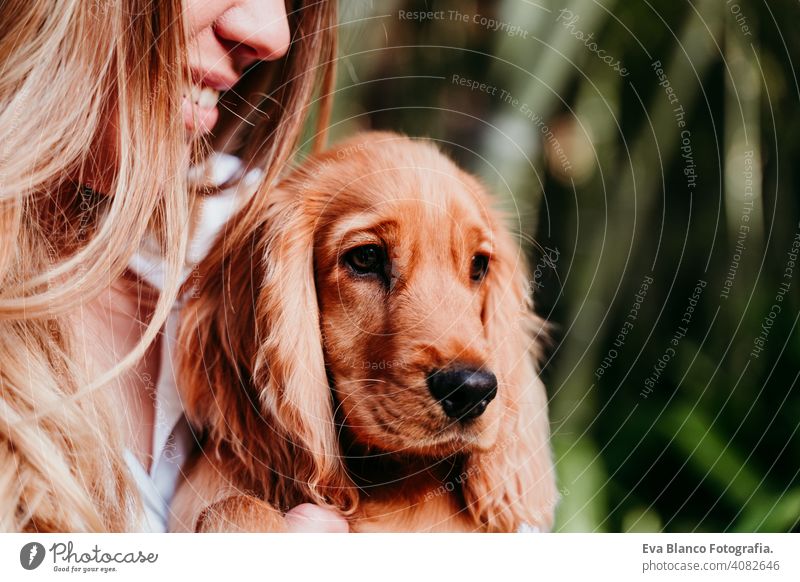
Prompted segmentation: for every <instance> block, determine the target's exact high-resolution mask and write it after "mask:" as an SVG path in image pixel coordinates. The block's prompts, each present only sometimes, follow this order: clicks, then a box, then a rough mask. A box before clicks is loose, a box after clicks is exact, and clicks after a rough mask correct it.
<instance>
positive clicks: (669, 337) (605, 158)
mask: <svg viewBox="0 0 800 582" xmlns="http://www.w3.org/2000/svg"><path fill="white" fill-rule="evenodd" d="M340 6H341V9H342V14H341V18H340V20H341V28H340V39H341V46H340V50H339V55H340V60H339V82H338V91H337V95H336V108H335V114H334V122H335V125H334V131H333V135H334V138H336V137H341V136H345V135H348V134H350V133H352V132H354V131H357V130H359V129H367V128H372V129H394V130H398V131H402V132H406V133H408V134H410V135H414V136H428V137H431V138H434V139H436V140H439V141H440V142H441V143H442V145H443V147H444V148H445V149H446V150H447V151H448V152H449V153H450V154H451V155H452V156H454V157H455V158H456V159H457V160H458V161H459V162H460V163H461V164H462V165H464V166H465V167H467V168H468V169H470V170H471V171H473V172H475V173H477V174H479V175H480V176H481V177H482V178H483V179H484V180H485V181H486V182H487V183H488V184H489V185H491V186H492V187H493V188H494V190H495V191H496V192H497V193H498V194H499V195H500V196H501V198H502V199H503V200H504V201H505V202H506V206H507V207H508V208H509V209H510V210H511V211H512V213H513V215H514V216H518V217H519V224H518V227H519V230H520V233H521V234H522V235H523V237H522V238H523V239H524V240H526V241H527V243H526V248H527V249H528V251H529V253H530V261H531V264H532V265H533V267H534V273H535V274H534V276H533V281H532V283H533V284H532V287H534V288H535V296H536V303H537V310H538V311H539V313H541V314H542V315H545V316H546V317H547V318H548V319H549V320H550V321H551V322H552V323H553V324H554V325H555V333H554V335H555V341H554V345H553V348H552V349H551V350H550V351H549V353H548V359H547V362H546V364H545V367H544V371H543V375H544V378H545V381H546V384H547V387H548V392H549V395H550V398H551V400H550V404H551V423H552V432H553V446H554V450H555V454H556V467H557V472H558V480H559V487H560V489H561V492H562V501H561V504H560V507H559V511H558V518H557V523H556V527H555V529H556V531H659V530H662V531H799V530H800V476H799V475H798V473H800V435H798V422H799V420H800V386H798V374H800V333H798V327H797V323H798V315H799V314H800V292H799V291H800V263H795V262H794V261H796V260H797V258H798V257H797V256H796V250H797V247H796V246H795V247H793V246H792V245H793V243H795V244H796V245H797V244H800V238H798V237H800V224H799V221H800V198H799V197H798V186H799V184H798V178H800V176H798V171H799V170H800V114H798V105H799V104H800V87H799V86H798V79H797V71H796V68H797V67H796V63H795V62H794V59H797V58H798V56H800V36H798V35H797V34H796V30H795V27H796V26H797V22H799V21H800V4H798V2H797V1H796V0H769V1H768V2H767V1H761V2H759V1H755V0H753V1H749V0H736V1H735V2H734V1H733V0H731V1H726V0H693V1H692V2H686V1H681V0H677V1H666V0H660V1H647V0H641V1H639V0H636V1H630V0H629V1H625V2H623V1H616V2H615V1H613V0H603V1H593V0H573V1H571V2H555V1H554V0H536V1H535V2H534V1H526V0H504V1H499V2H490V1H475V0H472V1H469V0H468V1H455V0H450V1H446V0H430V1H428V2H423V1H408V0H397V1H392V0H386V1H380V0H377V1H375V2H364V1H348V2H342V3H341V4H340ZM416 11H422V12H426V13H432V14H424V15H420V14H413V12H416ZM473 82H474V83H473ZM481 84H484V86H483V87H481V86H480V85H481ZM531 238H532V239H533V240H534V241H535V244H531ZM773 306H777V307H773Z"/></svg>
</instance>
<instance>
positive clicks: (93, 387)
mask: <svg viewBox="0 0 800 582" xmlns="http://www.w3.org/2000/svg"><path fill="white" fill-rule="evenodd" d="M287 4H291V5H290V6H287V12H288V13H289V23H290V27H291V30H292V33H293V38H292V45H291V48H290V50H289V52H288V53H287V55H286V56H285V57H284V58H283V59H281V60H279V61H275V62H272V63H259V64H257V65H255V66H253V67H252V68H251V69H249V70H248V71H247V72H246V74H245V75H244V76H243V78H242V80H241V82H240V83H239V84H238V85H237V86H236V87H234V89H232V90H231V91H230V92H229V93H228V94H226V95H225V96H223V100H222V103H223V104H225V105H226V106H227V107H228V109H229V110H230V114H228V115H223V117H222V119H221V120H220V123H219V124H218V129H217V130H216V131H215V134H214V136H213V138H211V139H208V140H205V141H204V142H200V143H195V144H192V146H193V147H192V148H187V147H186V138H185V135H184V128H183V121H182V117H181V115H180V114H179V112H180V103H181V98H182V93H183V90H184V88H185V87H186V86H187V85H188V83H189V72H188V63H187V61H188V59H187V53H188V48H187V42H188V38H187V31H186V28H185V23H184V18H183V16H184V15H183V11H184V6H183V3H182V2H181V0H160V1H158V2H152V1H143V0H98V1H93V2H85V1H83V0H58V1H56V0H8V1H6V2H3V3H0V22H2V23H3V26H2V27H0V467H1V468H2V470H1V471H0V531H125V530H129V529H131V528H132V527H134V526H135V522H134V520H135V518H136V515H137V508H138V507H139V502H138V495H137V493H136V490H135V487H134V485H133V483H132V480H131V478H130V476H129V474H128V472H127V469H126V465H125V463H124V460H123V456H122V450H123V446H124V445H123V441H122V436H121V434H120V430H119V429H118V428H117V424H116V423H115V422H114V420H113V418H112V415H113V411H114V408H113V407H112V406H110V405H109V403H110V400H109V399H110V395H109V394H108V390H104V389H103V388H104V387H106V386H108V384H109V382H110V381H111V380H113V379H114V378H116V377H117V376H119V375H120V374H121V373H122V372H124V371H125V370H126V369H128V368H129V367H130V366H131V365H133V364H134V363H136V362H137V360H139V359H140V358H141V357H142V356H143V355H144V353H145V351H146V350H147V348H148V346H149V345H150V344H151V343H152V342H153V340H154V338H155V337H156V336H157V334H158V332H159V329H160V328H161V327H162V325H163V323H164V321H165V319H166V317H167V314H168V313H169V310H170V309H171V307H172V304H173V303H174V300H175V297H176V296H177V293H178V291H179V286H180V280H179V274H180V270H181V267H182V265H183V261H184V256H185V250H186V244H187V237H188V230H189V229H188V226H187V225H188V223H189V215H190V212H191V208H192V205H193V202H194V200H195V199H197V198H198V197H199V196H201V195H202V193H203V192H204V189H203V185H202V183H199V184H190V183H189V181H188V177H187V174H188V172H187V169H188V165H189V162H190V161H191V163H193V164H195V165H197V164H202V163H203V162H204V160H205V159H207V154H208V152H209V151H211V150H212V149H225V150H226V151H228V152H229V153H233V154H235V155H238V156H240V157H241V158H242V160H243V161H244V163H245V165H246V166H249V167H258V168H260V169H262V170H263V175H264V178H263V180H264V182H265V183H272V182H273V181H274V179H275V177H276V176H277V174H278V173H279V172H280V170H281V168H282V167H283V166H284V165H285V163H286V162H287V160H288V158H289V157H290V155H291V153H292V152H293V151H294V149H295V147H296V144H297V143H298V141H299V137H300V134H301V131H302V126H303V124H304V122H305V120H306V119H307V117H308V114H309V109H310V107H311V104H312V102H313V100H314V96H315V91H316V90H317V89H318V88H319V87H320V86H322V90H321V93H322V95H321V97H320V99H319V103H320V105H319V107H318V109H319V111H318V115H317V120H318V124H319V126H320V127H324V125H325V123H326V120H327V117H328V114H329V110H330V104H329V95H331V91H330V87H331V85H332V82H333V63H334V58H335V51H336V43H335V26H336V7H335V4H334V2H332V1H328V0H321V1H320V0H308V1H305V0H301V1H296V2H290V3H287ZM109 126H112V127H114V128H115V132H116V135H115V138H114V139H115V143H113V144H110V146H111V147H108V148H105V149H106V150H107V151H111V152H113V156H112V159H111V160H110V161H109V160H99V159H98V156H97V151H98V145H99V144H101V143H102V140H103V139H104V137H103V136H107V135H108V127H109ZM317 135H318V136H319V141H321V140H322V139H324V132H317ZM106 145H108V144H106ZM187 152H189V153H190V154H191V156H192V157H191V159H189V158H188V157H187ZM156 161H157V162H156ZM109 168H110V170H109ZM98 172H101V173H104V179H105V178H107V179H108V185H107V186H104V194H102V195H100V194H96V193H95V192H94V191H93V190H92V189H90V188H87V187H86V186H87V183H88V180H89V177H90V176H96V175H98ZM109 174H110V175H109ZM258 191H259V192H265V191H266V189H265V188H259V189H258ZM259 205H260V203H259V202H258V201H251V206H252V207H253V208H255V209H257V208H258V206H259ZM148 232H149V233H151V234H153V235H154V236H155V238H156V239H157V240H158V241H160V244H161V248H162V253H163V256H164V259H165V264H166V267H167V272H168V275H167V277H166V284H165V286H164V289H163V290H162V291H161V293H160V294H159V295H158V297H157V299H156V301H155V305H154V308H153V309H154V311H153V316H152V318H151V319H150V320H149V322H147V323H148V325H147V329H146V331H145V332H144V334H143V336H142V338H141V341H140V342H139V343H138V345H137V346H136V347H135V349H133V350H132V351H131V352H130V353H129V354H127V355H126V356H125V357H124V358H122V359H121V360H120V361H119V362H117V364H116V365H115V366H114V367H113V369H111V370H109V371H108V372H104V373H103V374H102V375H101V376H100V377H87V373H86V372H85V371H84V370H82V369H81V366H80V365H78V361H79V360H78V358H77V354H76V353H75V352H76V348H75V343H76V342H75V337H76V333H77V332H76V329H75V326H74V321H73V320H71V318H70V314H71V313H73V312H74V311H75V310H76V309H78V308H79V307H80V306H81V305H84V304H85V303H86V302H88V301H90V300H92V299H94V298H95V297H97V296H98V295H99V293H101V292H102V290H103V289H106V288H107V287H108V284H109V281H113V280H114V279H116V278H118V277H120V276H121V275H122V274H123V273H124V271H125V268H126V264H127V262H128V260H129V258H130V256H131V255H132V253H133V252H135V251H136V249H137V246H138V244H139V241H140V240H141V239H142V237H143V236H144V235H145V234H146V233H148Z"/></svg>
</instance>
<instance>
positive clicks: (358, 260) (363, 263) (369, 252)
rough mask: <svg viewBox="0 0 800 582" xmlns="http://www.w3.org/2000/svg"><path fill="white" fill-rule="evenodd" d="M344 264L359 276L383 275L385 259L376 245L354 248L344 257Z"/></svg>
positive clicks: (381, 250)
mask: <svg viewBox="0 0 800 582" xmlns="http://www.w3.org/2000/svg"><path fill="white" fill-rule="evenodd" d="M344 262H345V263H346V264H347V265H348V266H349V267H350V268H351V269H353V271H355V272H356V273H358V274H359V275H366V274H369V273H383V272H384V271H385V264H386V258H385V255H384V252H383V249H382V248H381V247H379V246H378V245H364V246H363V247H357V248H354V249H353V250H351V251H348V252H347V253H346V254H345V255H344Z"/></svg>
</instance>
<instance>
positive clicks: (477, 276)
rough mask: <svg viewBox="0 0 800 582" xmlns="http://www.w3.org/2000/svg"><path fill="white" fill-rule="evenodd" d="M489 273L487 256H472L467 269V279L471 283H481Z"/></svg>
mask: <svg viewBox="0 0 800 582" xmlns="http://www.w3.org/2000/svg"><path fill="white" fill-rule="evenodd" d="M488 271H489V257H488V255H473V257H472V264H471V265H470V268H469V278H470V279H472V280H473V281H482V280H483V278H484V277H485V276H486V273H487V272H488Z"/></svg>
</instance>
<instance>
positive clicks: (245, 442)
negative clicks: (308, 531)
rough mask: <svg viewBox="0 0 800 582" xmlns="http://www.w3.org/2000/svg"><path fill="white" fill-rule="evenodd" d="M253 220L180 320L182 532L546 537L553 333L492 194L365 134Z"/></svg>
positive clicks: (315, 164) (297, 180)
mask: <svg viewBox="0 0 800 582" xmlns="http://www.w3.org/2000/svg"><path fill="white" fill-rule="evenodd" d="M257 214H258V216H259V217H260V222H259V223H258V224H256V225H254V226H253V228H252V229H250V232H249V233H248V235H247V236H246V237H242V238H241V240H236V239H235V237H234V240H225V241H222V242H220V243H219V244H218V245H217V247H216V249H215V251H214V253H213V254H212V257H211V258H210V259H209V261H208V263H209V264H211V265H214V267H213V268H212V269H210V270H208V271H206V272H204V273H203V274H202V289H201V292H200V293H199V298H198V299H195V300H193V301H191V302H190V303H189V304H188V305H187V307H186V312H185V315H184V318H183V319H184V323H183V326H182V329H181V334H180V339H179V346H180V347H181V350H182V357H181V360H180V362H181V365H180V370H179V374H178V377H179V378H182V382H184V385H183V386H182V391H183V395H184V399H185V404H186V406H187V414H188V416H189V419H190V421H191V422H192V423H193V424H194V425H195V426H197V427H199V428H200V429H201V430H202V432H203V434H204V438H205V441H204V450H203V454H202V455H201V456H200V457H199V458H198V459H197V461H196V463H195V464H194V465H193V466H192V467H191V469H190V470H189V471H188V473H189V475H188V478H187V480H186V481H185V482H184V483H183V485H182V486H181V489H180V491H179V492H178V495H177V497H176V500H175V503H174V506H173V507H174V512H175V515H174V519H173V520H172V528H173V529H177V530H186V529H188V530H200V531H230V530H252V531H282V530H284V529H285V522H284V518H283V512H284V511H286V510H287V509H288V508H290V507H293V506H295V505H297V504H300V503H304V502H310V503H316V504H320V505H327V506H330V507H333V508H335V509H337V510H338V511H341V512H343V513H344V514H345V515H347V516H348V518H349V521H350V526H351V529H352V530H355V531H515V530H516V529H518V528H519V527H520V526H521V525H523V524H529V525H532V526H537V527H539V528H541V529H547V528H549V527H550V526H551V524H552V518H553V508H554V505H555V503H556V499H557V492H556V488H555V484H554V476H553V468H552V462H551V456H550V449H549V427H548V419H547V400H546V396H545V392H544V388H543V386H542V384H541V382H540V381H539V378H538V375H537V371H536V367H535V356H536V347H537V345H538V342H540V341H541V339H542V338H541V337H540V334H541V333H542V327H543V326H542V321H541V320H540V319H538V318H537V317H536V316H535V315H534V314H533V311H532V309H531V300H530V296H529V293H530V287H529V285H528V276H527V269H526V266H525V260H524V257H523V254H522V253H521V252H520V250H519V248H518V246H517V244H516V242H515V241H514V239H513V238H512V236H511V235H510V234H509V231H508V230H507V229H506V227H505V226H504V225H503V221H502V220H501V218H500V216H499V215H498V213H497V212H496V210H495V209H494V208H493V201H492V199H491V197H490V196H489V195H488V194H487V192H486V190H485V189H484V187H483V186H482V185H481V184H480V183H479V182H478V181H477V180H476V179H475V178H473V177H472V176H470V175H469V174H467V173H465V172H463V171H462V170H460V169H459V168H458V167H457V166H456V165H455V164H453V162H451V161H450V160H449V159H448V158H446V157H445V156H444V155H442V154H441V153H440V152H439V151H438V150H437V149H436V147H435V146H434V145H432V144H431V143H430V142H427V141H416V140H411V139H409V138H406V137H403V136H400V135H396V134H390V133H365V134H360V135H357V136H356V137H354V138H352V139H349V140H347V141H345V142H344V143H342V144H340V145H338V146H337V147H334V148H333V149H331V150H329V151H327V152H326V153H324V154H321V155H318V156H315V157H312V158H311V159H309V160H307V161H306V162H305V163H304V164H303V165H302V166H301V167H300V168H298V169H297V170H295V171H294V172H293V173H292V174H291V175H290V176H289V177H288V178H287V179H286V180H285V181H284V182H283V183H282V184H281V185H280V186H279V187H278V188H277V190H276V191H274V192H271V193H270V194H269V196H268V197H267V206H266V208H264V209H261V210H260V212H259V213H257ZM250 215H251V216H252V215H253V212H252V209H251V212H250Z"/></svg>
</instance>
